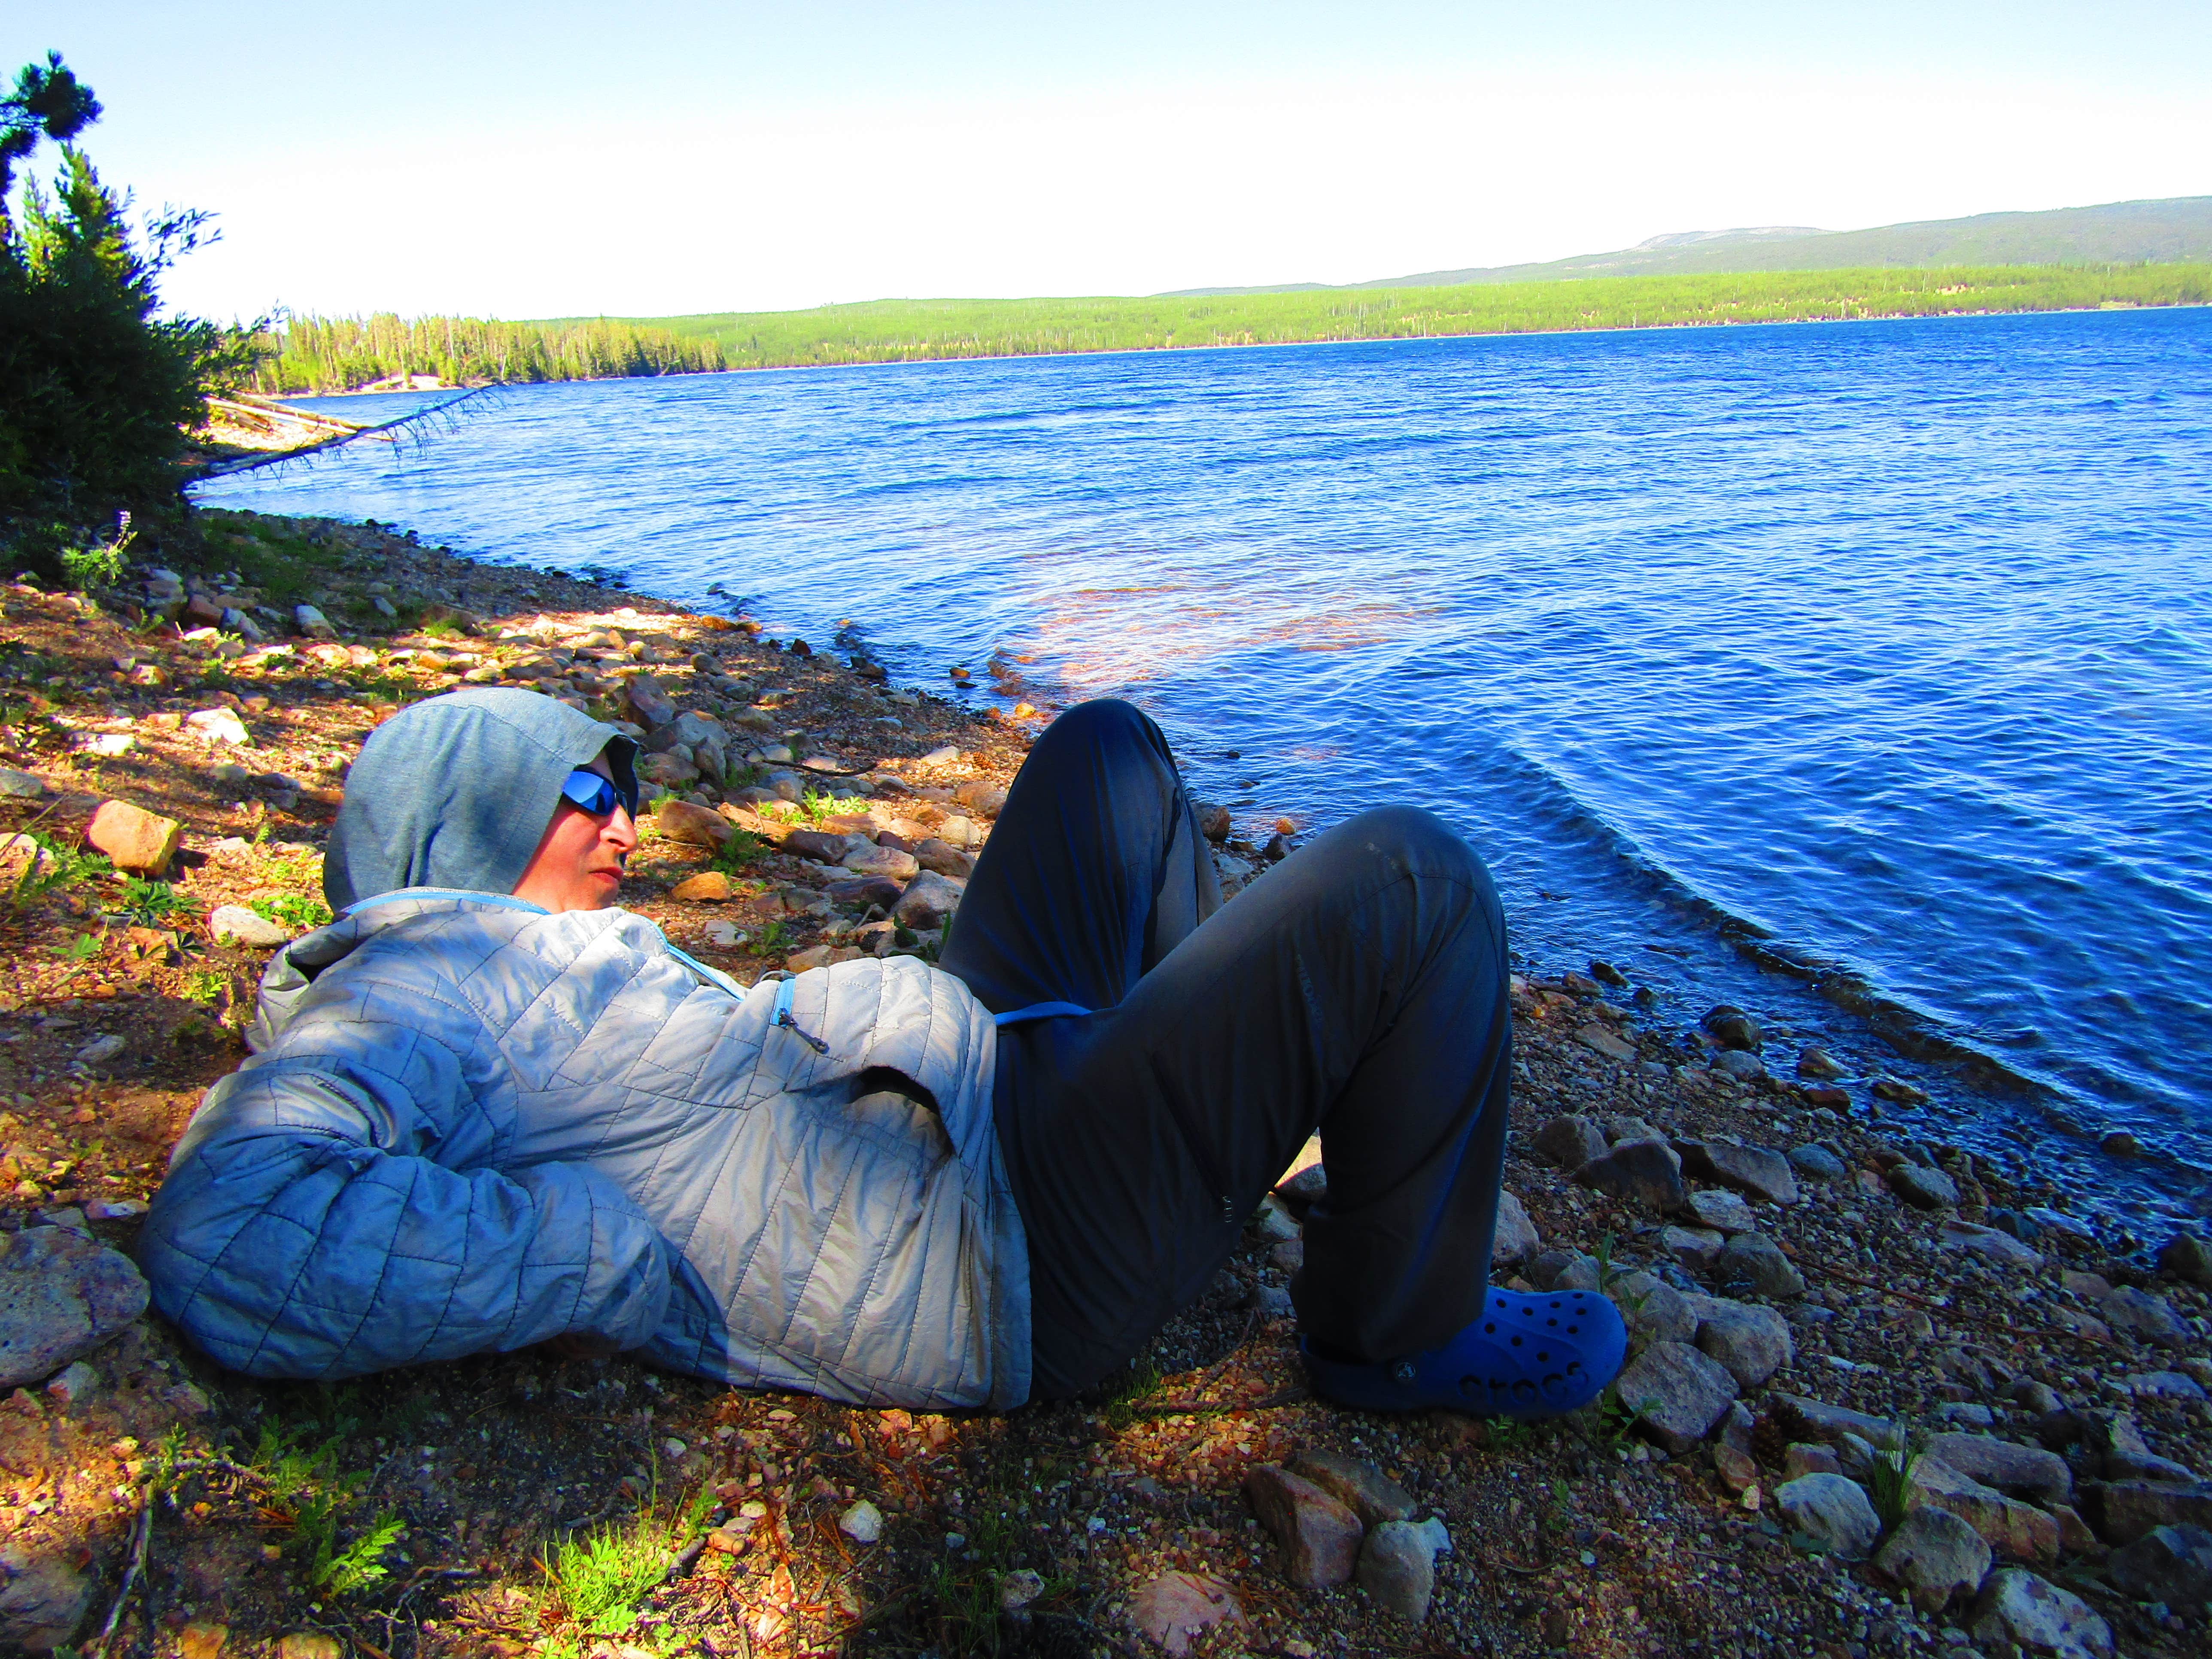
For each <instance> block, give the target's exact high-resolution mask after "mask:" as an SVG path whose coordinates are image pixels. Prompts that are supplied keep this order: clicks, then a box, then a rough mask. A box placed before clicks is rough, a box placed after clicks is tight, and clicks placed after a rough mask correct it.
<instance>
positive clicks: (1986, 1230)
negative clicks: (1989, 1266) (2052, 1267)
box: [1942, 1216, 2043, 1273]
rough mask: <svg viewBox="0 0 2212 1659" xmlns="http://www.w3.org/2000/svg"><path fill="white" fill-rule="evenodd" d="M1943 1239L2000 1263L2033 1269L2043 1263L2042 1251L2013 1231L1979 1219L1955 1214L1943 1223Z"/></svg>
mask: <svg viewBox="0 0 2212 1659" xmlns="http://www.w3.org/2000/svg"><path fill="white" fill-rule="evenodd" d="M1942 1241H1943V1243H1944V1245H1945V1247H1946V1248H1947V1249H1954V1250H1964V1251H1966V1253H1967V1254H1968V1255H1978V1256H1979V1257H1981V1258H1982V1260H1983V1261H1988V1262H1990V1263H1993V1264H1994V1265H1996V1266H1997V1267H2017V1268H2020V1269H2021V1270H2022V1271H2023V1272H2026V1273H2033V1272H2034V1271H2035V1270H2036V1269H2037V1268H2039V1267H2042V1266H2043V1252H2042V1251H2040V1250H2039V1249H2033V1247H2031V1246H2029V1245H2027V1244H2023V1243H2021V1242H2020V1240H2018V1239H2017V1238H2015V1237H2013V1236H2012V1235H2011V1234H2010V1233H2008V1232H2003V1231H2000V1230H1999V1229H1997V1228H1995V1227H1984V1226H1982V1225H1979V1224H1978V1223H1976V1222H1972V1221H1961V1220H1960V1219H1958V1218H1956V1217H1955V1216H1954V1217H1953V1218H1950V1219H1949V1220H1947V1221H1946V1222H1944V1224H1943V1231H1942Z"/></svg>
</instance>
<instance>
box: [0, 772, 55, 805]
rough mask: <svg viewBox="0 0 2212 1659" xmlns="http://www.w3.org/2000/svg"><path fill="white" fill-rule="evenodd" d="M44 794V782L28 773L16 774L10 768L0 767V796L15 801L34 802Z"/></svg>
mask: <svg viewBox="0 0 2212 1659" xmlns="http://www.w3.org/2000/svg"><path fill="white" fill-rule="evenodd" d="M45 793H46V780H45V779H43V778H39V777H34V776H33V775H31V774H30V773H28V772H18V771H17V770H16V769H15V768H14V767H12V766H0V796H6V797H9V798H10V799H17V800H36V799H38V798H39V797H40V796H41V795H43V794H45Z"/></svg>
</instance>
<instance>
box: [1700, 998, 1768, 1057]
mask: <svg viewBox="0 0 2212 1659" xmlns="http://www.w3.org/2000/svg"><path fill="white" fill-rule="evenodd" d="M1703 1024H1704V1025H1705V1030H1708V1031H1711V1033H1712V1034H1713V1036H1714V1037H1715V1038H1716V1039H1717V1041H1718V1042H1719V1043H1720V1045H1721V1047H1722V1048H1738V1049H1754V1048H1758V1047H1759V1044H1760V1043H1761V1042H1765V1037H1766V1034H1765V1031H1763V1030H1760V1029H1759V1022H1758V1021H1757V1020H1756V1019H1754V1018H1752V1016H1750V1015H1749V1014H1747V1013H1746V1012H1744V1011H1743V1010H1742V1009H1741V1008H1738V1007H1735V1006H1733V1005H1731V1004H1729V1003H1725V1002H1723V1003H1722V1004H1720V1005H1719V1006H1717V1007H1714V1008H1711V1009H1708V1010H1707V1011H1706V1013H1705V1019H1704V1021H1703Z"/></svg>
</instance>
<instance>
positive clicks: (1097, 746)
mask: <svg viewBox="0 0 2212 1659" xmlns="http://www.w3.org/2000/svg"><path fill="white" fill-rule="evenodd" d="M1220 904H1221V883H1220V879H1219V878H1218V876H1216V875H1215V873H1214V869H1213V860H1212V858H1211V857H1210V856H1208V854H1207V853H1206V842H1205V838H1204V837H1203V836H1200V833H1199V829H1198V821H1197V817H1196V815H1195V814H1194V811H1192V808H1191V805H1190V801H1189V799H1188V796H1187V795H1186V794H1185V793H1184V792H1183V787H1182V777H1181V776H1180V775H1178V774H1177V773H1176V768H1175V760H1174V757H1173V756H1172V755H1170V752H1169V750H1168V741H1167V738H1165V737H1164V735H1163V734H1162V733H1161V731H1160V728H1159V727H1158V726H1155V725H1154V724H1153V723H1152V720H1150V719H1148V718H1147V717H1146V715H1144V714H1141V713H1139V711H1138V710H1137V709H1135V708H1132V707H1131V706H1130V705H1129V704H1127V703H1126V702H1113V701H1109V700H1103V699H1102V700H1100V701H1098V702H1086V703H1082V704H1079V705H1078V706H1077V707H1076V708H1071V709H1069V710H1068V711H1067V712H1066V713H1065V714H1061V715H1060V717H1059V718H1058V719H1057V720H1054V721H1053V723H1052V724H1051V725H1050V726H1047V727H1046V728H1045V731H1044V733H1043V735H1042V736H1041V737H1040V738H1038V739H1037V741H1036V746H1035V747H1034V748H1033V749H1031V750H1030V755H1029V758H1028V759H1027V760H1025V761H1024V763H1023V764H1022V769H1021V771H1020V772H1019V773H1018V774H1017V775H1015V778H1014V782H1013V787H1012V788H1011V789H1010V790H1008V791H1007V793H1006V806H1005V809H1004V810H1003V811H1000V814H999V821H998V823H997V825H996V827H994V829H993V830H992V831H991V838H990V840H989V841H988V842H986V843H985V844H984V848H983V854H982V856H981V858H980V859H979V860H977V861H976V865H975V875H974V876H973V877H972V878H970V879H969V883H968V890H967V892H966V893H965V895H963V897H962V898H961V901H960V908H959V912H958V914H957V915H956V916H955V917H954V919H953V923H952V934H951V939H950V940H948V941H947V943H946V945H945V954H944V957H943V958H942V965H943V966H944V968H945V970H946V971H947V972H949V973H951V974H955V975H958V976H959V977H960V978H961V979H962V980H963V981H966V982H967V985H968V987H969V989H970V990H972V991H973V992H975V994H976V996H977V997H978V998H979V999H980V1000H981V1002H982V1004H983V1006H985V1007H987V1008H988V1009H989V1010H991V1012H993V1013H998V1014H1003V1013H1007V1012H1012V1010H1014V1009H1017V1008H1025V1007H1028V1006H1031V1005H1032V1004H1036V1003H1040V1002H1073V1003H1077V1004H1079V1005H1080V1006H1083V1007H1085V1008H1110V1007H1112V1006H1114V1005H1115V1003H1117V1002H1119V1001H1121V999H1122V998H1123V997H1124V996H1126V995H1127V994H1128V991H1129V988H1130V987H1132V986H1133V985H1134V984H1136V982H1137V981H1138V980H1139V978H1141V977H1142V976H1143V975H1144V974H1145V973H1146V970H1147V969H1150V968H1152V966H1153V965H1154V964H1155V963H1158V961H1159V960H1160V958H1161V957H1164V956H1165V955H1166V954H1167V953H1168V952H1169V951H1171V950H1172V949H1174V948H1175V946H1176V945H1178V944H1180V943H1182V940H1183V939H1184V938H1185V937H1187V936H1188V934H1189V933H1190V932H1191V930H1192V929H1194V927H1197V926H1198V924H1199V923H1200V922H1201V921H1204V920H1205V919H1206V917H1207V916H1209V915H1212V913H1213V912H1214V911H1215V910H1216V909H1218V908H1220Z"/></svg>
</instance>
